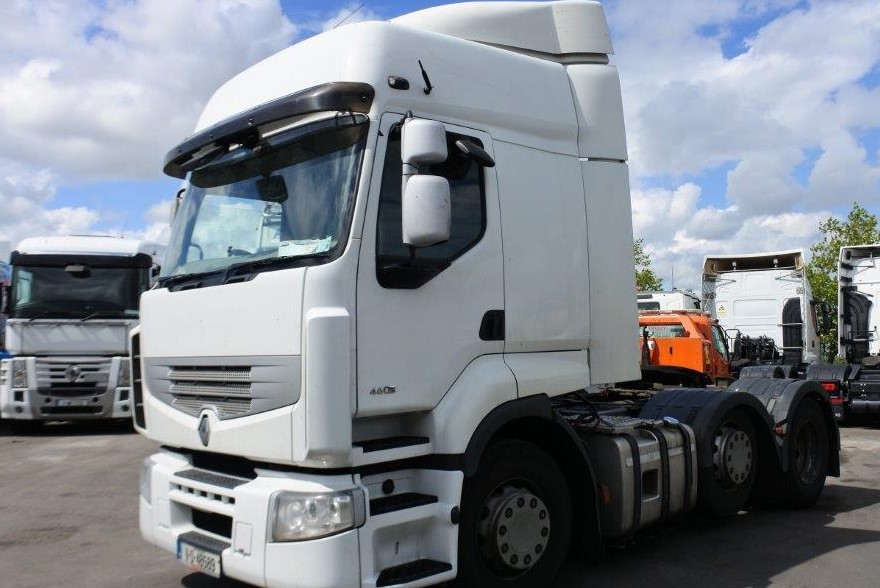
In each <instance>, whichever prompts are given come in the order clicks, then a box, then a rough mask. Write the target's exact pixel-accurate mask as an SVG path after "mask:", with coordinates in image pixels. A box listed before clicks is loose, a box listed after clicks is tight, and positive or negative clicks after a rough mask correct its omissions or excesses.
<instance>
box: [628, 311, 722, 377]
mask: <svg viewBox="0 0 880 588" xmlns="http://www.w3.org/2000/svg"><path fill="white" fill-rule="evenodd" d="M639 327H640V329H641V332H642V347H641V356H642V372H643V373H644V372H645V371H646V368H647V367H648V366H654V367H670V368H676V369H678V370H681V371H680V372H679V373H680V375H681V377H682V379H683V381H684V382H691V383H690V384H688V385H704V386H705V385H708V384H711V385H715V386H726V385H727V384H729V383H730V352H729V350H728V348H727V335H726V334H725V333H724V330H723V329H722V328H721V326H720V325H719V324H718V320H717V319H714V318H712V317H711V316H709V314H708V313H705V312H701V311H698V310H674V311H661V310H648V311H641V312H639ZM689 376H690V378H689Z"/></svg>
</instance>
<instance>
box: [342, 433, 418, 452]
mask: <svg viewBox="0 0 880 588" xmlns="http://www.w3.org/2000/svg"><path fill="white" fill-rule="evenodd" d="M428 442H429V439H428V438H427V437H415V436H407V435H401V436H399V437H382V438H379V439H367V440H365V441H355V442H354V446H355V447H360V448H361V449H362V450H363V452H364V453H372V452H373V451H386V450H388V449H399V448H400V447H411V446H413V445H424V444H425V443H428Z"/></svg>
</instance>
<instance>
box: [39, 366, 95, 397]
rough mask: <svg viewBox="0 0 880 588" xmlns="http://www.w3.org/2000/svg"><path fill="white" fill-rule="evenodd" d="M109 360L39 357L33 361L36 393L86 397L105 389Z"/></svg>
mask: <svg viewBox="0 0 880 588" xmlns="http://www.w3.org/2000/svg"><path fill="white" fill-rule="evenodd" d="M110 365H111V360H110V359H109V358H94V357H42V358H38V359H37V361H36V365H35V367H36V372H37V391H38V392H39V393H40V394H42V395H44V396H49V395H52V396H89V395H94V394H96V393H99V392H103V391H104V390H106V389H107V385H108V384H109V382H110Z"/></svg>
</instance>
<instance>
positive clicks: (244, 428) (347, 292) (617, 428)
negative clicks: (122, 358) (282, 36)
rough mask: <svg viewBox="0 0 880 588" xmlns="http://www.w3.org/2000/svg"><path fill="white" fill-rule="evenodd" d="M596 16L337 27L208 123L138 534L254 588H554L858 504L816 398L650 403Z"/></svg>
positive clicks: (167, 296)
mask: <svg viewBox="0 0 880 588" xmlns="http://www.w3.org/2000/svg"><path fill="white" fill-rule="evenodd" d="M611 53H612V47H611V42H610V37H609V32H608V27H607V24H606V21H605V15H604V12H603V9H602V7H601V5H599V4H598V3H595V2H585V1H574V2H492V3H484V2H476V3H465V4H457V5H449V6H440V7H436V8H431V9H427V10H424V11H420V12H415V13H412V14H408V15H405V16H402V17H399V18H396V19H394V20H392V21H390V22H364V23H357V24H351V25H346V26H343V27H339V28H337V29H335V30H331V31H327V32H325V33H322V34H320V35H317V36H315V37H312V38H310V39H307V40H305V41H302V42H300V43H298V44H296V45H294V46H292V47H290V48H288V49H285V50H283V51H281V52H280V53H278V54H276V55H274V56H272V57H269V58H268V59H266V60H265V61H263V62H261V63H258V64H256V65H254V66H253V67H251V68H249V69H248V70H246V71H244V72H242V73H241V74H239V75H238V76H236V77H234V78H233V79H231V80H230V81H228V82H227V83H226V84H224V85H223V86H222V87H221V88H220V89H219V90H217V92H216V93H215V94H214V95H213V97H212V98H211V99H210V101H209V102H208V104H207V105H206V107H205V110H204V112H203V114H202V116H201V118H200V120H199V121H198V123H197V126H196V129H195V132H194V134H193V135H192V136H191V137H190V138H188V139H185V140H184V141H183V142H181V143H180V144H179V145H178V146H177V147H175V148H173V149H172V150H171V151H170V152H169V154H168V156H167V157H166V161H165V167H164V169H165V172H166V173H167V174H169V175H170V176H172V177H175V178H179V179H183V180H185V182H186V188H185V190H184V192H183V193H182V195H181V198H180V199H179V201H178V204H176V206H175V208H176V209H177V213H176V218H175V221H174V224H173V227H172V234H171V238H170V242H169V246H168V252H167V255H166V258H165V263H164V264H163V266H162V273H161V275H160V277H159V280H158V283H157V286H156V287H155V288H153V289H151V290H149V291H148V292H146V293H144V295H143V296H142V297H141V323H140V326H139V327H137V328H135V329H134V330H133V332H132V336H131V347H130V348H131V360H132V384H133V399H134V407H133V410H134V423H135V426H136V428H137V429H138V431H139V432H141V433H142V434H144V435H145V436H147V437H148V438H149V439H152V440H155V441H157V442H158V443H160V444H161V445H162V449H161V450H159V451H157V452H156V453H155V454H154V455H152V456H150V457H148V458H147V459H145V460H144V461H143V463H142V467H141V477H140V497H139V505H140V507H139V508H140V531H141V534H142V535H143V537H144V538H145V539H146V540H147V541H149V542H150V543H152V544H154V545H156V546H159V547H160V548H162V549H164V550H167V551H168V552H170V553H171V554H174V556H175V557H177V558H178V559H179V560H180V561H181V562H182V563H184V564H185V565H186V566H188V567H189V568H190V569H195V570H199V571H201V572H203V573H206V574H210V575H213V576H215V577H220V576H227V577H230V578H235V579H238V580H241V581H244V582H247V583H250V584H253V585H256V586H266V587H281V586H300V587H319V586H326V587H334V588H338V587H348V586H360V587H363V588H373V587H379V586H407V587H415V586H427V585H434V584H439V583H443V582H447V581H451V580H453V579H457V581H458V582H459V583H460V584H462V585H464V586H509V587H523V588H524V587H530V588H534V587H537V586H549V585H552V583H553V581H554V578H555V577H556V574H557V572H558V571H559V569H560V567H561V566H562V564H563V562H564V560H565V558H566V557H567V556H568V555H569V554H570V553H575V554H581V555H585V556H591V557H599V556H601V554H602V551H603V545H605V542H606V541H609V540H611V539H614V538H626V537H628V536H630V535H632V534H633V533H635V532H637V531H638V530H639V529H641V528H644V527H645V526H648V525H652V524H656V523H658V522H661V521H664V520H668V519H671V518H674V517H676V516H679V515H681V514H683V513H685V512H688V511H690V510H692V509H694V508H700V509H702V510H704V511H706V512H709V513H711V514H714V515H717V516H730V515H732V514H734V513H736V512H738V511H739V510H741V509H742V508H744V507H745V505H746V504H748V503H749V502H750V501H761V502H770V501H776V502H781V503H784V504H786V505H791V506H799V507H803V506H808V505H810V504H812V503H813V502H814V501H815V500H816V499H817V497H818V496H819V494H820V493H821V491H822V488H823V486H824V483H825V478H826V476H827V475H838V474H839V459H838V447H839V439H838V433H837V429H836V426H835V423H834V420H833V417H832V414H831V409H830V404H829V398H828V395H827V393H826V392H825V390H824V389H823V388H822V386H821V385H819V384H818V383H817V382H810V381H795V380H789V379H775V380H769V379H761V378H752V379H749V380H747V381H746V380H744V381H742V382H735V383H734V384H733V385H732V386H731V387H730V388H728V389H727V390H726V391H718V390H711V389H709V390H707V389H690V388H673V389H667V390H657V391H652V393H650V394H649V393H646V392H645V391H642V390H635V391H633V390H629V389H626V388H623V387H621V386H617V385H615V383H618V382H627V381H633V380H638V379H639V378H640V375H641V372H640V370H639V354H638V340H637V337H636V336H635V334H636V332H637V329H638V323H637V312H636V300H635V287H634V286H635V284H634V274H633V272H632V271H629V272H626V271H621V270H620V268H623V267H631V264H632V215H631V207H630V196H629V185H628V168H627V150H626V140H625V134H624V126H623V109H622V102H621V94H620V83H619V79H618V74H617V70H616V68H615V67H614V66H612V65H610V63H609V55H610V54H611Z"/></svg>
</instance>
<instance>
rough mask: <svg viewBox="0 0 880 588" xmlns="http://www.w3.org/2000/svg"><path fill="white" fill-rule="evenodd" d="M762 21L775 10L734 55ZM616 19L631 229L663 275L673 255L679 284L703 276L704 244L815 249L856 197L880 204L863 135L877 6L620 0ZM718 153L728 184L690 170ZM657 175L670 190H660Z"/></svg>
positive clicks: (872, 110) (872, 115)
mask: <svg viewBox="0 0 880 588" xmlns="http://www.w3.org/2000/svg"><path fill="white" fill-rule="evenodd" d="M771 17H775V18H772V19H771ZM755 18H758V19H765V20H768V19H771V20H768V22H767V23H766V24H765V25H764V26H763V27H761V28H759V29H758V30H756V31H755V32H754V33H753V34H752V35H751V36H750V37H749V38H746V39H745V40H744V42H743V43H742V44H741V45H740V46H739V49H740V51H741V52H740V53H739V54H738V55H736V56H735V57H732V58H725V52H724V50H723V44H724V43H729V42H731V41H733V40H735V37H734V36H733V35H735V34H737V27H738V26H739V27H741V26H743V24H742V23H746V22H752V20H751V19H755ZM609 21H610V23H611V25H612V29H613V30H612V33H613V35H614V39H615V48H616V56H615V59H614V61H615V63H616V64H617V65H618V66H619V69H620V74H621V80H622V85H623V92H624V105H625V113H626V123H627V133H628V142H629V145H630V163H631V169H632V184H633V206H634V213H633V221H634V229H635V233H636V236H637V237H644V238H645V243H646V249H647V250H648V252H649V253H651V254H652V255H653V256H654V258H655V264H656V269H657V270H658V271H659V272H660V273H661V275H664V276H666V277H667V282H668V281H669V280H668V278H669V276H670V275H671V268H672V266H673V265H674V266H675V275H676V282H677V283H678V284H679V285H682V283H683V282H684V285H687V286H691V287H696V286H699V270H700V264H701V260H702V256H703V255H704V254H710V253H723V252H727V253H734V252H757V251H761V250H773V249H789V248H805V249H807V248H808V246H809V244H810V243H811V242H813V241H814V240H815V239H816V238H817V237H818V234H819V233H818V230H817V225H818V223H819V221H820V220H823V219H824V218H827V217H828V216H830V215H832V214H834V213H837V214H840V213H842V212H845V210H844V209H848V207H849V206H850V204H851V203H852V202H853V201H858V202H860V203H862V204H863V205H866V206H868V208H869V210H871V211H873V212H880V181H878V180H880V166H878V165H877V163H876V161H877V160H876V155H875V154H869V153H866V152H865V150H864V148H863V147H862V146H860V145H859V143H858V136H859V134H860V133H862V132H864V131H865V130H868V129H876V128H877V127H878V126H880V109H878V108H877V106H876V105H877V104H880V88H878V87H876V86H877V84H876V83H874V84H872V86H873V87H872V86H865V85H863V84H862V81H863V80H864V79H865V78H866V77H867V76H874V77H875V78H876V76H877V71H878V67H880V3H878V2H876V1H875V0H843V1H836V2H830V1H816V2H811V3H809V4H806V5H804V4H802V3H799V2H795V1H794V0H792V1H788V0H782V1H779V2H774V1H770V0H767V1H764V0H758V1H750V0H744V1H738V0H723V1H718V2H710V3H705V2H700V1H698V0H682V1H681V2H672V3H635V2H619V3H614V4H613V5H612V6H611V10H609ZM710 33H711V34H710ZM815 152H819V156H818V159H817V160H816V161H815V164H814V165H813V168H812V170H807V172H804V171H803V170H800V169H799V166H802V165H804V164H805V163H810V162H806V157H807V154H808V153H815ZM722 163H725V164H727V165H732V169H731V171H729V172H728V174H727V178H726V180H727V181H726V186H724V188H722V191H721V193H715V191H717V187H715V186H714V185H713V193H711V194H706V193H703V191H702V190H701V189H700V186H698V185H695V184H694V183H693V181H694V180H691V179H688V180H686V179H685V176H688V177H690V178H694V177H696V178H699V177H700V174H701V173H703V172H706V171H707V170H712V169H713V168H717V166H718V165H720V164H722ZM796 174H797V176H798V177H797V178H796V177H795V176H796ZM657 176H660V177H664V178H666V179H667V180H666V181H665V182H664V183H665V184H666V185H671V186H673V188H672V189H669V190H666V189H658V188H652V187H651V186H652V182H653V181H654V180H653V179H652V178H655V177H657ZM804 176H806V185H804V183H803V180H804ZM676 178H681V179H680V180H679V182H678V183H679V185H678V187H675V186H676V182H675V180H676ZM670 179H671V184H670V181H669V180H670ZM707 197H711V198H707Z"/></svg>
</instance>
